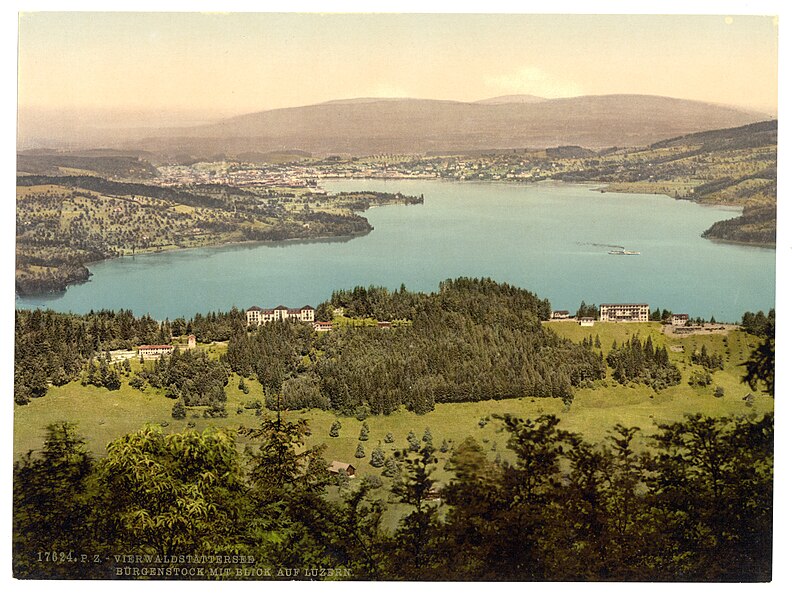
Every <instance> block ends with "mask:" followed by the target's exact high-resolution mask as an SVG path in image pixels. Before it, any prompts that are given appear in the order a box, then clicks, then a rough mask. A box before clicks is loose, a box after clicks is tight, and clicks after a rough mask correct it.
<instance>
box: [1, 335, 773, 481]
mask: <svg viewBox="0 0 792 599" xmlns="http://www.w3.org/2000/svg"><path fill="white" fill-rule="evenodd" d="M548 326H549V327H550V328H552V329H554V330H556V331H557V332H558V333H559V334H561V335H563V336H565V337H569V338H571V339H573V340H575V341H579V340H581V339H583V337H584V336H585V337H588V335H592V337H593V336H596V335H597V334H598V335H599V336H600V340H601V343H602V348H603V350H604V351H605V353H607V351H608V350H609V349H610V347H611V343H612V342H613V341H614V340H615V341H616V342H617V343H621V342H622V341H625V340H627V339H629V338H630V336H631V335H632V334H633V333H638V334H639V335H640V337H641V338H642V339H643V338H645V337H646V335H647V334H651V335H652V338H653V341H654V342H655V343H656V344H658V343H666V344H667V345H668V346H684V347H685V350H686V351H685V352H684V353H679V352H671V353H670V357H671V359H672V360H673V361H675V362H676V363H677V364H678V365H679V367H680V370H681V371H682V384H681V385H678V386H675V387H671V388H669V389H666V390H663V391H660V392H655V391H653V390H652V389H649V388H647V387H643V386H637V385H636V386H626V387H625V386H621V385H616V384H615V383H612V382H610V381H608V382H606V383H603V384H602V385H601V386H599V387H595V388H593V389H580V390H578V391H577V392H576V396H575V400H574V402H573V404H572V407H571V409H570V410H569V411H568V412H563V407H564V406H563V404H562V402H561V400H559V399H552V398H524V399H509V400H502V401H483V402H476V403H464V404H438V405H437V406H436V408H435V410H434V411H433V412H431V413H429V414H426V415H424V416H418V415H416V414H413V413H411V412H406V411H401V412H400V413H398V414H392V415H390V416H371V417H369V418H368V420H367V422H368V424H369V428H370V433H369V440H368V441H366V442H364V443H363V446H364V448H365V451H366V456H367V457H366V459H355V458H354V453H355V448H356V447H357V444H358V434H359V432H360V427H361V423H360V422H359V421H358V420H357V419H355V418H353V417H338V416H336V415H334V414H332V413H329V412H324V411H321V410H303V411H300V412H291V413H287V417H289V418H292V417H294V418H296V417H303V418H307V419H308V420H309V422H310V424H311V429H312V430H313V433H314V434H313V436H312V437H311V442H312V443H316V444H320V443H324V444H326V445H327V450H326V454H325V455H326V457H327V459H328V460H339V461H346V462H351V463H353V464H355V465H356V466H357V467H358V471H359V473H361V474H365V473H375V472H377V470H376V469H374V468H372V467H371V466H370V465H369V464H368V457H369V456H370V455H371V451H372V450H373V449H374V448H375V447H376V446H377V443H378V442H379V441H381V440H382V439H383V438H384V437H385V435H386V434H387V433H388V432H391V433H392V434H393V436H394V438H395V440H396V442H395V443H394V444H393V445H385V444H383V449H384V450H385V451H386V455H388V454H389V453H390V451H391V450H392V449H395V448H399V447H405V446H406V444H407V443H406V438H407V434H408V433H409V431H411V430H412V431H414V432H415V433H416V434H417V435H418V436H419V438H420V437H421V436H422V435H423V432H424V430H425V429H426V428H429V429H430V430H431V432H432V436H433V440H434V444H435V446H437V447H439V446H440V444H441V442H442V439H444V438H446V439H450V440H452V441H453V443H454V444H458V443H460V442H461V441H462V440H463V439H464V438H465V437H467V436H472V437H474V438H475V439H477V440H478V441H479V442H480V443H482V444H483V445H484V446H485V447H486V448H487V449H488V450H490V455H491V457H493V458H494V457H495V455H496V453H500V454H501V455H502V457H504V458H506V457H508V453H507V452H506V451H505V444H506V439H505V436H504V435H503V434H502V433H499V432H498V430H497V429H498V425H497V422H496V421H492V420H490V421H489V422H488V423H487V424H486V425H485V426H484V427H480V426H479V421H480V420H481V419H483V418H486V417H488V416H491V415H492V414H493V413H497V414H504V413H512V414H515V415H519V416H521V417H528V418H531V417H536V416H537V415H539V414H541V413H554V414H557V415H558V416H559V417H560V418H561V425H562V426H563V427H565V428H567V429H569V430H572V431H576V432H580V433H581V434H583V435H584V436H585V437H586V438H587V439H588V440H589V441H594V442H596V441H601V440H602V439H604V438H605V437H606V435H607V433H608V430H609V429H610V428H612V427H613V425H615V424H616V423H622V424H624V425H627V426H639V427H641V429H642V430H643V431H644V432H645V433H647V434H648V433H651V431H652V430H653V429H654V422H658V421H660V422H663V421H672V420H678V419H680V418H681V417H682V416H683V415H684V414H685V413H691V412H697V411H701V412H704V413H706V414H709V415H713V416H720V415H727V414H732V413H740V414H742V413H749V412H751V411H752V410H755V411H756V412H758V413H763V412H765V411H768V410H772V409H773V400H772V398H771V397H769V396H767V395H764V394H760V393H754V396H755V400H754V403H753V406H750V405H748V404H747V403H746V402H745V401H743V399H742V398H743V397H744V396H745V395H746V394H748V393H749V392H750V389H749V388H748V386H747V385H745V384H743V383H741V382H740V377H741V375H742V373H743V369H742V368H741V367H740V366H739V363H740V362H742V361H744V360H745V359H746V358H747V357H748V355H749V354H750V348H751V346H752V344H753V343H755V339H754V338H751V337H750V336H748V335H746V334H745V333H742V332H739V331H732V332H730V333H729V334H728V336H726V335H704V336H695V337H688V338H682V339H666V338H665V337H664V336H663V335H662V332H661V331H660V326H659V325H658V324H655V323H647V324H599V323H598V324H597V325H596V326H595V327H593V328H582V327H579V326H577V325H576V324H575V323H571V322H570V323H560V322H559V323H551V324H549V325H548ZM724 342H725V344H724ZM702 344H706V345H707V348H708V350H709V351H710V353H713V352H718V353H721V354H723V355H724V359H725V361H726V369H725V370H723V371H717V372H716V373H714V375H713V379H714V380H713V385H711V386H710V387H708V388H706V389H693V388H691V387H690V386H689V385H688V384H687V380H688V378H689V375H690V373H691V372H692V371H694V370H697V369H699V368H700V367H697V366H693V365H691V364H689V355H690V353H691V352H692V350H693V349H694V347H695V348H700V347H701V346H702ZM135 366H137V365H135ZM238 381H239V379H238V377H237V376H236V375H233V376H232V377H231V381H230V382H229V384H228V387H227V393H228V398H229V402H228V414H229V415H228V417H227V418H221V419H206V418H191V417H188V419H187V420H183V421H175V420H173V419H172V418H171V416H170V410H171V407H172V405H173V401H172V400H170V399H167V398H165V397H164V396H163V395H161V393H160V392H158V391H156V390H153V389H150V388H149V389H146V390H145V391H144V392H140V391H137V390H135V389H132V388H131V387H129V386H128V385H127V384H126V382H125V383H124V384H123V386H122V388H121V390H119V391H115V392H109V391H106V390H103V389H97V388H94V387H82V386H81V385H80V384H79V383H77V382H72V383H70V384H68V385H66V386H64V387H59V388H52V389H51V390H50V392H49V393H48V394H47V396H46V397H44V398H38V399H34V400H33V401H32V402H31V403H30V404H29V405H26V406H16V407H15V418H14V451H15V455H17V456H19V455H21V454H23V453H24V452H26V451H27V450H29V449H38V448H40V447H41V441H42V439H43V429H44V427H45V426H46V425H47V424H48V423H50V422H52V421H55V420H59V419H64V420H70V421H74V422H77V423H78V425H79V429H80V431H81V433H82V434H83V435H84V436H85V437H86V438H87V440H88V445H89V448H90V449H91V450H92V451H93V452H94V453H95V454H96V455H102V454H103V453H104V448H105V446H106V444H107V443H108V442H109V441H111V440H112V439H115V438H117V437H118V436H120V435H122V434H124V433H126V432H130V431H133V430H136V429H137V428H139V427H140V426H142V425H143V424H145V423H147V422H150V423H154V424H160V423H167V424H168V426H167V427H166V429H165V430H166V431H180V430H184V429H185V428H186V426H187V423H188V422H194V423H195V425H196V428H198V429H202V428H204V427H206V426H231V427H236V426H239V425H247V426H255V425H256V422H257V418H256V416H255V414H254V411H253V410H243V413H242V414H237V409H238V408H239V407H242V406H244V404H245V403H247V402H250V401H252V400H256V399H259V400H263V392H262V389H261V386H260V385H259V384H258V383H257V382H255V381H248V386H249V388H250V393H249V394H248V395H245V394H243V393H242V392H241V391H240V390H239V389H237V383H238ZM715 385H720V386H721V387H723V388H724V391H725V395H724V397H722V398H715V397H714V396H713V391H714V388H715ZM336 419H338V420H340V421H341V423H342V428H341V433H340V436H339V437H338V438H331V437H330V436H329V435H328V432H329V430H330V425H331V424H332V422H333V421H334V420H336ZM493 442H495V443H497V448H496V451H492V445H493ZM441 466H442V463H441ZM439 474H440V475H441V478H445V477H446V476H447V474H446V473H445V472H444V471H443V470H442V467H441V468H440V469H439Z"/></svg>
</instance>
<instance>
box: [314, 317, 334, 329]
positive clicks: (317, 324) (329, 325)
mask: <svg viewBox="0 0 792 599" xmlns="http://www.w3.org/2000/svg"><path fill="white" fill-rule="evenodd" d="M313 328H314V331H332V330H333V323H332V322H326V321H321V320H318V321H316V322H315V323H313Z"/></svg>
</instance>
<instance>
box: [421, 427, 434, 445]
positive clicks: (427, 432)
mask: <svg viewBox="0 0 792 599" xmlns="http://www.w3.org/2000/svg"><path fill="white" fill-rule="evenodd" d="M422 440H423V442H424V443H426V444H427V445H431V444H432V431H430V430H429V427H426V430H425V431H424V434H423V439H422Z"/></svg>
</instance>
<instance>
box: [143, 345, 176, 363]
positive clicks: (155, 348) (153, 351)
mask: <svg viewBox="0 0 792 599" xmlns="http://www.w3.org/2000/svg"><path fill="white" fill-rule="evenodd" d="M172 353H173V346H172V345H141V346H139V347H138V355H139V356H140V357H141V358H143V359H144V360H154V359H156V358H159V357H160V356H169V355H171V354H172Z"/></svg>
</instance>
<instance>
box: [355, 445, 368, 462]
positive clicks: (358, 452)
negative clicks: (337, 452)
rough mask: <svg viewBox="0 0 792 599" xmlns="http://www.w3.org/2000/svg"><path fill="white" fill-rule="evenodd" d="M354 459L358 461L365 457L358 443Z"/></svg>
mask: <svg viewBox="0 0 792 599" xmlns="http://www.w3.org/2000/svg"><path fill="white" fill-rule="evenodd" d="M355 457H356V458H358V459H362V458H365V457H366V451H365V450H364V449H363V444H362V443H358V446H357V449H356V450H355Z"/></svg>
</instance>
